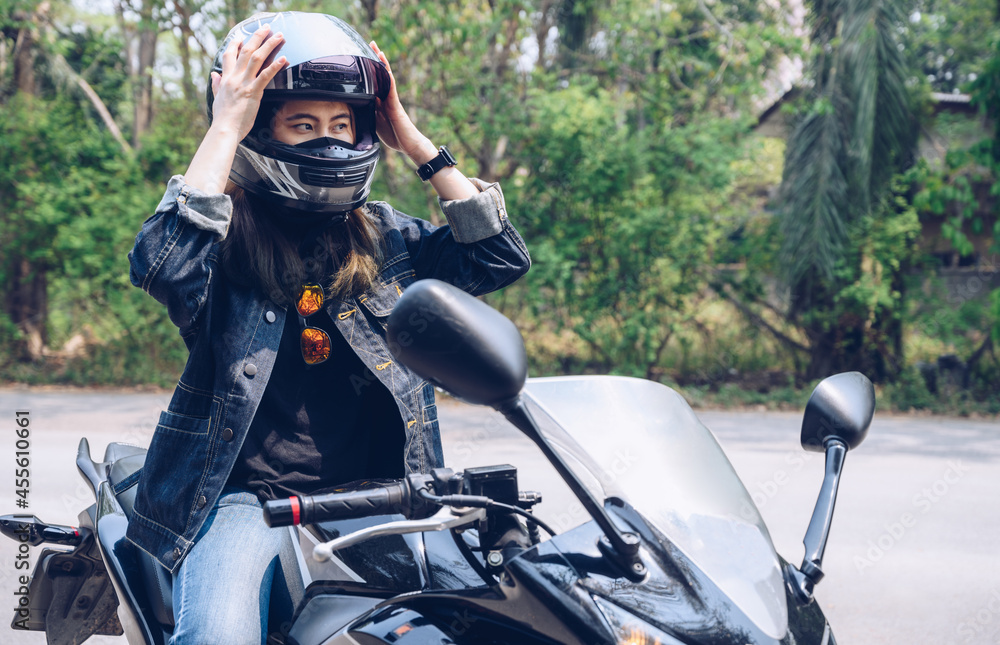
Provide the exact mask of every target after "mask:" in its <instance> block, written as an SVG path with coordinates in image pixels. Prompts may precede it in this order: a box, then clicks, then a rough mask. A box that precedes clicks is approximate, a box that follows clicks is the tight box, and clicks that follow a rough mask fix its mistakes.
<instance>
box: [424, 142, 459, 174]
mask: <svg viewBox="0 0 1000 645" xmlns="http://www.w3.org/2000/svg"><path fill="white" fill-rule="evenodd" d="M456 163H458V162H457V161H455V158H454V157H452V156H451V152H449V151H448V148H446V147H445V146H441V147H440V148H438V156H436V157H434V158H433V159H431V160H430V161H428V162H427V163H425V164H424V165H422V166H420V167H419V168H417V177H420V178H421V179H422V180H424V181H427V180H428V179H430V178H431V177H433V176H434V173H436V172H437V171H439V170H441V169H442V168H445V167H447V166H454V165H455V164H456Z"/></svg>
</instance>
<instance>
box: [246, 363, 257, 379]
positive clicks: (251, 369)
mask: <svg viewBox="0 0 1000 645" xmlns="http://www.w3.org/2000/svg"><path fill="white" fill-rule="evenodd" d="M243 373H244V374H246V375H247V376H253V375H254V374H256V373H257V366H256V365H254V364H253V363H247V366H246V367H244V368H243Z"/></svg>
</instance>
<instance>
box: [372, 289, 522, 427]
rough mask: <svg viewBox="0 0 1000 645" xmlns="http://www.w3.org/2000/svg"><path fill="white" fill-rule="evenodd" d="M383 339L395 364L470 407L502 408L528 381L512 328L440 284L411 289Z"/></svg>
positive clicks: (518, 340) (519, 343)
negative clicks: (474, 405)
mask: <svg viewBox="0 0 1000 645" xmlns="http://www.w3.org/2000/svg"><path fill="white" fill-rule="evenodd" d="M386 334H387V340H388V343H389V351H390V353H392V355H393V356H394V357H395V358H396V359H397V360H399V361H400V362H401V363H403V364H404V365H406V366H407V367H408V368H410V369H411V370H413V371H414V372H415V373H416V374H417V375H419V376H420V377H422V378H425V379H427V380H428V381H430V382H431V383H433V384H434V385H437V386H439V387H441V388H442V389H444V390H445V391H447V392H448V393H449V394H452V395H453V396H455V397H457V398H459V399H462V400H464V401H468V402H469V403H474V404H477V405H488V406H490V407H494V408H495V407H498V406H502V405H503V404H505V403H508V402H510V401H512V400H514V399H515V398H517V395H518V394H520V392H521V389H522V388H523V387H524V382H525V379H526V378H527V376H528V357H527V354H526V352H525V350H524V341H523V340H522V338H521V333H520V332H519V331H518V330H517V327H515V326H514V323H512V322H511V321H510V320H508V319H507V317H506V316H504V315H503V314H501V313H500V312H499V311H497V310H495V309H493V308H492V307H490V306H489V305H487V304H486V303H484V302H481V301H479V300H477V299H476V298H474V297H472V296H470V295H469V294H467V293H465V292H464V291H462V290H461V289H458V288H456V287H453V286H451V285H450V284H447V283H445V282H441V281H440V280H432V279H428V280H419V281H417V282H415V283H413V284H412V285H410V286H409V287H408V288H407V289H406V291H405V293H403V295H402V296H401V297H400V299H399V301H398V302H397V303H396V306H395V307H394V308H393V311H392V314H390V315H389V324H388V327H387V329H386Z"/></svg>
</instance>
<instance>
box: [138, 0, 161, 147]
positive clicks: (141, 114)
mask: <svg viewBox="0 0 1000 645" xmlns="http://www.w3.org/2000/svg"><path fill="white" fill-rule="evenodd" d="M158 35H159V33H158V30H157V25H156V21H155V18H154V16H153V3H152V2H150V1H149V0H146V1H145V2H143V5H142V9H141V10H140V12H139V61H138V63H139V64H138V68H137V69H136V76H135V78H134V79H133V80H134V82H135V85H134V97H135V121H134V124H133V128H132V147H133V148H135V149H136V150H138V149H139V146H140V143H139V142H140V139H141V138H142V135H143V134H145V133H146V131H147V130H148V129H149V126H150V124H151V123H152V121H153V65H155V64H156V38H157V36H158Z"/></svg>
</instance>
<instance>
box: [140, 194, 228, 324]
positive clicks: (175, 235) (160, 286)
mask: <svg viewBox="0 0 1000 645" xmlns="http://www.w3.org/2000/svg"><path fill="white" fill-rule="evenodd" d="M232 211H233V207H232V200H230V198H229V196H228V195H223V194H215V195H210V194H206V193H204V192H202V191H200V190H198V189H195V188H193V187H192V186H190V185H188V184H187V183H186V182H185V181H184V178H183V177H181V176H180V175H175V176H174V177H172V178H171V179H170V181H169V183H168V184H167V189H166V192H165V193H164V195H163V199H161V200H160V203H159V205H158V206H157V207H156V212H155V213H154V214H153V216H152V217H150V218H149V219H147V220H146V221H145V222H144V223H143V225H142V229H141V230H140V231H139V234H138V235H136V238H135V246H134V247H133V248H132V251H131V252H130V253H129V254H128V259H129V279H130V280H131V282H132V284H133V285H135V286H137V287H140V288H141V289H142V290H143V291H145V292H147V293H148V294H149V295H151V296H153V297H154V298H156V300H158V301H159V302H161V303H163V304H164V305H166V307H167V313H168V314H169V316H170V319H171V321H173V323H174V324H175V325H177V327H178V328H179V329H180V331H181V335H186V334H187V333H188V332H189V331H190V330H191V328H192V327H193V326H194V324H195V321H196V319H197V317H198V314H199V312H200V311H201V308H202V306H203V305H204V303H205V301H206V300H207V297H208V288H209V282H210V280H211V276H212V265H213V264H214V263H215V261H216V258H215V253H214V249H215V245H216V244H217V243H218V242H221V241H222V240H223V239H225V237H226V233H227V232H228V230H229V222H230V220H231V218H232Z"/></svg>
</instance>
